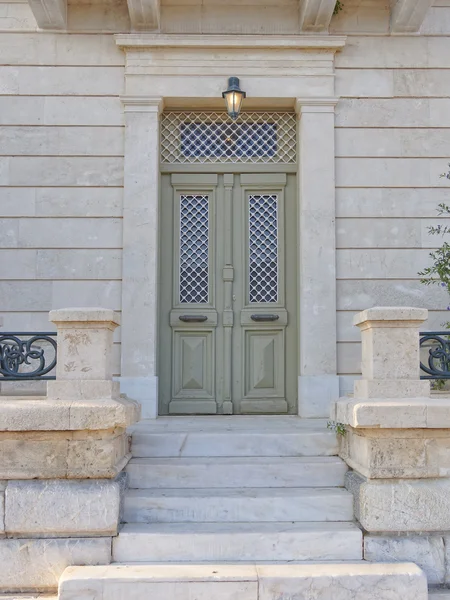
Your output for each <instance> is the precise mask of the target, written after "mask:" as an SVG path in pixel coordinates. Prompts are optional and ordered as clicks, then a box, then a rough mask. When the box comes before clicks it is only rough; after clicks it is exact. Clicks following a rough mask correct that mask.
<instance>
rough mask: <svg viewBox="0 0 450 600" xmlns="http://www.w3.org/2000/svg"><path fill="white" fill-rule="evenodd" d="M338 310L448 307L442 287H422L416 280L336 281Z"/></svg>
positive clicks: (439, 308) (435, 308)
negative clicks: (380, 307)
mask: <svg viewBox="0 0 450 600" xmlns="http://www.w3.org/2000/svg"><path fill="white" fill-rule="evenodd" d="M336 286H337V306H338V310H362V309H364V308H366V307H367V306H370V305H371V306H417V307H418V308H420V307H422V306H427V307H428V309H429V310H442V307H443V306H447V304H448V294H447V292H446V290H445V289H444V288H443V287H439V286H424V285H422V284H421V283H420V282H419V281H405V280H403V281H399V280H395V279H394V280H393V279H391V280H384V281H371V280H370V279H367V280H356V279H354V280H350V281H340V280H338V281H337V282H336Z"/></svg>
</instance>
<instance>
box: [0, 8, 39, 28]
mask: <svg viewBox="0 0 450 600" xmlns="http://www.w3.org/2000/svg"><path fill="white" fill-rule="evenodd" d="M1 8H2V9H4V10H2V11H0V27H1V29H2V31H4V30H6V31H10V30H13V29H15V30H17V29H19V30H22V31H25V30H28V31H35V30H36V29H37V24H36V19H35V18H34V15H33V13H32V12H31V8H30V6H29V4H28V3H26V4H25V3H23V4H22V3H20V4H19V3H16V2H12V3H10V4H3V5H2V7H1Z"/></svg>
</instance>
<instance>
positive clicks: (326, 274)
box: [115, 33, 346, 418]
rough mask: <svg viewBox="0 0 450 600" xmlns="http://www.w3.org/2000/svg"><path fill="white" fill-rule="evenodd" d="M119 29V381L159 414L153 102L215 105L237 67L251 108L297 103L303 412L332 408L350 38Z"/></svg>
mask: <svg viewBox="0 0 450 600" xmlns="http://www.w3.org/2000/svg"><path fill="white" fill-rule="evenodd" d="M115 39H116V43H117V45H118V46H119V47H120V48H122V49H123V50H124V52H125V55H126V62H125V94H124V95H123V96H122V97H121V99H122V102H123V106H124V113H125V159H124V206H123V275H122V368H121V373H122V374H121V378H120V382H121V389H122V391H123V392H124V393H127V394H128V395H129V396H130V397H132V398H134V399H136V400H138V401H139V402H140V403H141V404H142V409H143V417H147V418H148V417H150V418H154V417H156V416H157V414H158V377H157V348H156V344H157V335H158V331H157V329H158V323H157V314H158V311H157V302H158V262H159V241H158V237H159V231H158V222H159V215H158V211H159V201H160V200H159V197H160V183H159V182H160V164H159V156H160V114H161V112H162V109H163V107H164V106H166V107H173V108H183V109H187V110H191V109H192V110H194V109H195V108H203V109H204V108H210V109H214V108H216V109H217V107H219V106H220V107H221V108H222V102H223V101H222V99H221V92H222V90H223V89H224V86H225V85H226V81H227V78H228V77H229V76H232V75H235V76H238V77H239V78H240V80H241V86H242V89H245V91H246V92H247V101H246V108H248V109H250V108H251V109H258V108H264V109H266V110H280V109H282V108H285V109H286V108H294V107H295V110H296V113H297V115H298V165H297V177H298V184H297V185H298V202H299V203H300V207H301V208H300V210H299V218H298V240H299V243H298V252H299V261H298V265H299V271H300V272H299V274H298V280H299V292H298V303H299V307H298V311H299V313H298V314H299V331H298V334H299V340H298V351H299V361H298V382H299V384H298V412H299V415H300V416H301V417H304V418H317V417H328V416H329V412H330V406H331V404H332V402H333V401H335V400H336V399H337V398H338V396H339V378H338V376H337V365H336V242H335V167H334V161H335V149H334V108H335V105H336V103H337V98H336V97H335V91H334V55H335V53H336V52H337V51H339V50H341V49H342V48H343V47H344V45H345V40H346V38H345V37H343V36H329V35H317V36H312V35H308V36H301V35H286V36H256V35H251V36H250V35H165V34H144V33H142V34H139V33H135V34H119V35H116V36H115ZM244 52H245V54H244ZM186 58H188V59H189V62H187V60H186ZM199 93H202V96H201V97H200V96H199Z"/></svg>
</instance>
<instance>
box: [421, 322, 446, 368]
mask: <svg viewBox="0 0 450 600" xmlns="http://www.w3.org/2000/svg"><path fill="white" fill-rule="evenodd" d="M419 335H420V343H419V345H420V348H428V361H427V365H425V364H423V362H422V361H421V362H420V369H421V371H423V372H424V373H427V375H421V376H420V378H421V379H450V331H449V332H446V331H421V332H420V334H419Z"/></svg>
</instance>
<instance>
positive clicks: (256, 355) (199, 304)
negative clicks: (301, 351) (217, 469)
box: [159, 173, 297, 414]
mask: <svg viewBox="0 0 450 600" xmlns="http://www.w3.org/2000/svg"><path fill="white" fill-rule="evenodd" d="M162 189H163V194H162V202H161V229H160V231H161V265H160V288H161V296H160V336H159V342H160V343H159V395H160V409H159V412H160V414H241V413H260V414H264V413H295V411H296V404H297V383H296V380H297V377H296V372H297V368H296V366H297V359H296V357H297V348H296V321H297V314H296V289H297V264H296V255H297V250H296V248H297V246H296V222H297V219H296V202H295V198H296V194H295V176H294V175H286V174H284V173H254V174H252V173H245V174H232V173H224V174H211V173H203V174H192V173H188V174H183V173H177V174H172V175H163V178H162Z"/></svg>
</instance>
